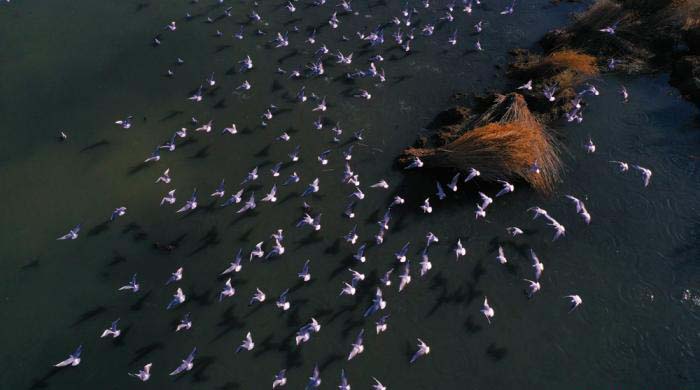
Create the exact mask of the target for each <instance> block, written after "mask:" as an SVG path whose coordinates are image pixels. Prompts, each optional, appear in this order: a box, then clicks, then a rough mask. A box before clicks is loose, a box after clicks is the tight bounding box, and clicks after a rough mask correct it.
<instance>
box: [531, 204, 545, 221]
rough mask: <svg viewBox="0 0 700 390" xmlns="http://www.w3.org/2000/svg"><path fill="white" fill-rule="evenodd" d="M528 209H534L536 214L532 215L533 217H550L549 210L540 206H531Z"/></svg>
mask: <svg viewBox="0 0 700 390" xmlns="http://www.w3.org/2000/svg"><path fill="white" fill-rule="evenodd" d="M527 211H534V212H535V215H534V216H533V217H532V219H533V220H534V219H537V217H539V216H540V215H542V216H544V217H545V218H549V214H548V213H547V210H545V209H543V208H540V207H539V206H534V207H530V208H529V209H527Z"/></svg>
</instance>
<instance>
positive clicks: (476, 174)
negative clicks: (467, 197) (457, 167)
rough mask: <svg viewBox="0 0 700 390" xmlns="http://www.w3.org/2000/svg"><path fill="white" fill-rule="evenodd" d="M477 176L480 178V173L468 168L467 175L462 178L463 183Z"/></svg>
mask: <svg viewBox="0 0 700 390" xmlns="http://www.w3.org/2000/svg"><path fill="white" fill-rule="evenodd" d="M478 176H481V172H479V171H477V170H476V169H474V168H469V174H468V175H467V176H466V177H465V178H464V183H466V182H468V181H469V180H472V179H473V178H475V177H478Z"/></svg>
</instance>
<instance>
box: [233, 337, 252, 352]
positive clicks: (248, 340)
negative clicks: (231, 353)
mask: <svg viewBox="0 0 700 390" xmlns="http://www.w3.org/2000/svg"><path fill="white" fill-rule="evenodd" d="M253 348H255V343H254V342H253V337H252V336H251V334H250V332H248V333H247V334H246V335H245V338H244V339H243V341H242V342H241V345H239V346H238V348H236V353H238V352H241V351H242V350H246V351H252V350H253Z"/></svg>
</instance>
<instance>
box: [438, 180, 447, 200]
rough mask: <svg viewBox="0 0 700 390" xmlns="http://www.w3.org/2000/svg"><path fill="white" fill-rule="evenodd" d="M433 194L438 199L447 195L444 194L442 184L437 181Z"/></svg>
mask: <svg viewBox="0 0 700 390" xmlns="http://www.w3.org/2000/svg"><path fill="white" fill-rule="evenodd" d="M435 194H436V195H437V197H438V199H440V200H443V199H445V198H446V197H447V195H445V190H443V189H442V185H441V184H440V182H439V181H438V182H437V192H436V193H435Z"/></svg>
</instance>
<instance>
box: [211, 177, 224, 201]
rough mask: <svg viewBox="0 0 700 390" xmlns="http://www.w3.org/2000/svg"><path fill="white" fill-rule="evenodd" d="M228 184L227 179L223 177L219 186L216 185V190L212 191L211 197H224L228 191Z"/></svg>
mask: <svg viewBox="0 0 700 390" xmlns="http://www.w3.org/2000/svg"><path fill="white" fill-rule="evenodd" d="M225 184H226V181H225V180H224V179H221V182H219V186H218V187H216V190H214V192H212V193H211V195H210V196H211V197H216V198H223V197H224V194H225V193H226V190H225V187H224V185H225Z"/></svg>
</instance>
